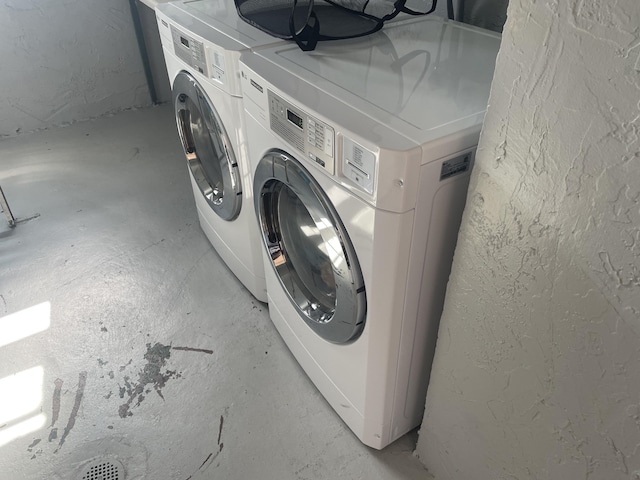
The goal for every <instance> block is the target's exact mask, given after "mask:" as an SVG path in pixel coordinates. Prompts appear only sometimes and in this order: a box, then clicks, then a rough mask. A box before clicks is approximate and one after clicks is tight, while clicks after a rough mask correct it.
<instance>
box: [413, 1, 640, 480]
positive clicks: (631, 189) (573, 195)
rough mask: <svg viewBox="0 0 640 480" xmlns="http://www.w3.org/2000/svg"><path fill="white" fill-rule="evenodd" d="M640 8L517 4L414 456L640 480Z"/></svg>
mask: <svg viewBox="0 0 640 480" xmlns="http://www.w3.org/2000/svg"><path fill="white" fill-rule="evenodd" d="M639 25H640V2H638V0H618V1H616V2H603V1H600V0H563V1H558V0H545V1H536V2H533V1H531V0H511V4H510V5H509V9H508V18H507V23H506V25H505V29H504V34H503V42H502V49H501V51H500V54H499V57H498V62H497V70H496V74H495V80H494V85H493V90H492V94H491V100H490V107H489V110H488V113H487V117H486V121H485V126H484V129H483V134H482V138H481V145H480V151H479V154H478V158H477V163H476V166H475V170H474V174H473V178H472V184H471V186H470V191H469V200H468V203H467V208H466V211H465V216H464V219H463V225H462V229H461V232H460V236H459V240H458V247H457V251H456V256H455V260H454V265H453V271H452V274H451V279H450V282H449V289H448V293H447V299H446V303H445V309H444V313H443V317H442V321H441V326H440V336H439V340H438V346H437V351H436V358H435V363H434V368H433V372H432V377H431V384H430V387H429V392H428V395H427V402H426V412H425V419H424V423H423V426H422V429H421V432H420V439H419V443H418V448H417V454H418V455H419V457H420V458H421V460H422V461H423V463H424V464H425V465H426V466H427V468H428V469H429V470H430V471H431V472H432V473H434V474H435V477H436V478H437V479H438V480H450V479H451V480H453V479H455V480H467V479H473V480H498V479H517V480H528V479H558V480H574V479H589V480H618V479H619V480H622V479H624V480H637V479H638V478H640V153H639V151H640V141H639V135H640V29H639V28H638V26H639Z"/></svg>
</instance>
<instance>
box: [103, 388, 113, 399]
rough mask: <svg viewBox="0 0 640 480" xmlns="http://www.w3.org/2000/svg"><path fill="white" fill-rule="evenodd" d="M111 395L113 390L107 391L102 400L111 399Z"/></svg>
mask: <svg viewBox="0 0 640 480" xmlns="http://www.w3.org/2000/svg"><path fill="white" fill-rule="evenodd" d="M111 395H113V390H109V393H107V394H106V395H105V396H104V398H105V399H106V400H109V399H110V398H111Z"/></svg>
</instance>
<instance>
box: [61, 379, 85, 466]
mask: <svg viewBox="0 0 640 480" xmlns="http://www.w3.org/2000/svg"><path fill="white" fill-rule="evenodd" d="M86 385H87V372H80V375H79V376H78V390H76V399H75V402H73V408H72V409H71V415H69V421H68V422H67V426H66V427H64V432H63V433H62V437H61V438H60V442H59V443H58V448H57V449H56V451H55V452H54V453H57V452H58V450H59V449H60V448H61V447H62V445H64V442H65V440H66V439H67V436H68V435H69V433H71V430H72V429H73V426H74V425H75V424H76V417H77V416H78V410H80V404H81V403H82V397H83V396H84V389H85V387H86Z"/></svg>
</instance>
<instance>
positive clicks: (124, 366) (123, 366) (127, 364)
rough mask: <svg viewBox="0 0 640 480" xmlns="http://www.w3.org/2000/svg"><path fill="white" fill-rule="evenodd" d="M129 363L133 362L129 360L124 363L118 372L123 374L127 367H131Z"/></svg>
mask: <svg viewBox="0 0 640 480" xmlns="http://www.w3.org/2000/svg"><path fill="white" fill-rule="evenodd" d="M131 362H133V359H131V360H129V361H128V362H127V363H126V365H122V366H121V367H120V371H121V372H124V369H125V368H127V367H128V366H129V365H131Z"/></svg>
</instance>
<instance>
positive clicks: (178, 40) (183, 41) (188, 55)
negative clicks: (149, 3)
mask: <svg viewBox="0 0 640 480" xmlns="http://www.w3.org/2000/svg"><path fill="white" fill-rule="evenodd" d="M171 37H172V38H173V50H174V51H175V54H176V56H177V57H178V58H179V59H180V60H182V61H183V62H186V63H187V64H188V65H189V66H191V67H193V68H195V69H196V70H198V71H199V72H200V73H201V74H203V75H204V76H205V77H209V69H208V68H207V54H206V51H205V48H204V44H203V43H202V42H199V41H197V40H195V39H193V38H192V37H190V36H189V35H187V34H186V33H184V32H181V31H180V30H178V29H177V28H176V27H174V26H173V25H171Z"/></svg>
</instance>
